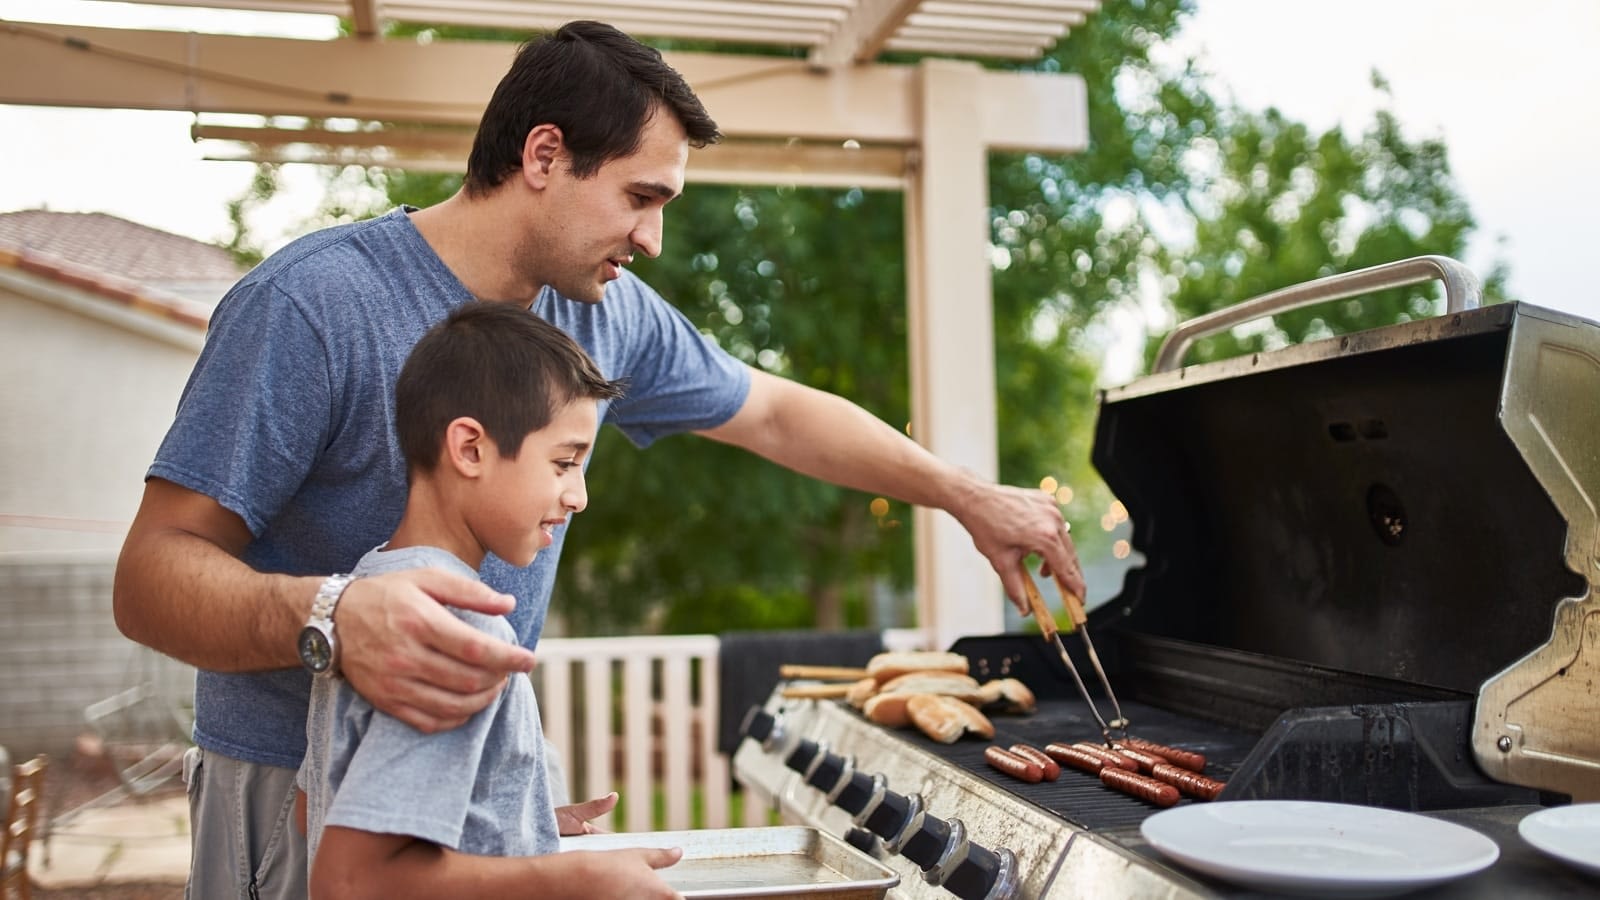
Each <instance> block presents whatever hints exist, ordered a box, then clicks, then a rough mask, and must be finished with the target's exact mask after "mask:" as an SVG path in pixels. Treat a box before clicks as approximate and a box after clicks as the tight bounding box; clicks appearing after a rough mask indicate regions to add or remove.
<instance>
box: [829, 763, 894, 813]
mask: <svg viewBox="0 0 1600 900" xmlns="http://www.w3.org/2000/svg"><path fill="white" fill-rule="evenodd" d="M877 780H882V779H877ZM875 788H876V783H875V780H874V779H873V776H871V775H868V774H867V773H866V772H856V773H855V774H853V775H851V776H850V780H849V781H847V782H845V783H844V785H843V786H842V787H841V788H840V789H839V796H838V797H837V798H835V799H834V801H833V805H834V806H837V807H839V808H840V809H842V810H844V811H845V812H847V813H849V814H850V815H852V816H859V815H861V814H862V813H863V812H865V811H866V809H867V804H868V803H870V802H872V794H873V792H874V790H875Z"/></svg>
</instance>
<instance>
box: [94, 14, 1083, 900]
mask: <svg viewBox="0 0 1600 900" xmlns="http://www.w3.org/2000/svg"><path fill="white" fill-rule="evenodd" d="M718 137H719V134H718V132H717V127H716V124H715V123H714V122H713V121H712V120H711V118H710V117H709V116H708V115H707V114H706V112H705V109H704V108H703V107H702V106H701V104H700V101H699V100H698V98H696V97H695V96H694V94H693V92H692V91H691V90H690V89H689V87H688V85H687V84H686V83H685V82H684V81H683V79H682V77H681V76H679V75H678V73H676V72H675V71H673V70H672V69H671V68H670V67H668V66H667V65H666V64H665V63H664V62H663V61H662V60H661V58H660V55H659V54H657V53H656V52H655V51H653V50H651V49H649V48H646V47H644V46H643V45H641V44H638V43H637V42H635V41H633V40H632V39H631V38H628V37H627V36H626V35H623V34H621V33H620V32H618V31H616V30H615V29H612V28H610V27H609V26H605V25H600V24H598V23H592V22H575V23H571V24H569V25H567V26H565V27H563V28H562V29H560V30H559V31H557V32H555V33H554V34H552V35H549V36H547V37H544V38H541V39H539V40H537V41H534V42H532V43H530V44H528V45H527V46H525V47H524V48H522V50H520V51H519V52H518V54H517V58H516V60H515V62H514V63H513V64H512V67H511V70H510V71H509V72H508V73H507V75H506V76H505V78H504V79H502V81H501V82H500V85H499V86H498V87H497V88H496V90H495V93H494V96H493V97H492V98H491V100H490V102H489V105H488V106H487V108H486V109H485V111H484V116H483V119H482V121H481V123H480V125H479V129H478V135H477V138H476V140H475V142H474V145H473V149H472V153H471V156H470V158H469V160H468V170H467V177H466V182H465V184H464V186H463V188H462V190H461V191H460V192H459V193H458V194H456V195H455V196H454V197H451V198H450V199H449V200H446V201H444V202H443V203H440V204H438V205H436V206H433V207H430V208H428V209H424V210H417V211H411V210H396V211H395V212H393V213H390V214H389V215H386V216H384V217H382V218H379V219H374V220H371V221H368V222H361V223H356V224H353V225H345V226H338V227H335V228H331V229H327V230H325V231H321V232H317V233H315V234H311V235H308V236H306V237H304V238H301V239H300V240H298V241H295V242H294V243H292V244H290V245H289V246H287V247H285V248H284V249H283V250H281V251H279V252H278V253H276V254H274V255H273V256H272V257H271V258H270V259H268V260H267V261H266V262H264V263H262V264H261V265H260V266H258V267H257V268H256V269H255V270H254V271H252V272H251V273H250V274H249V275H247V276H245V278H244V279H243V280H242V281H241V282H240V283H239V284H238V285H237V286H235V288H234V289H233V290H232V291H230V292H229V295H228V296H227V297H226V298H224V300H223V302H222V303H221V304H220V305H219V306H218V308H217V311H216V314H215V315H214V316H213V318H212V324H211V330H210V334H209V336H208V338H207V342H206V347H205V349H204V350H203V351H202V353H201V356H200V359H199V361H198V362H197V363H196V365H195V371H194V374H193V375H192V377H191V379H190V382H189V385H188V386H187V387H186V388H185V390H184V395H183V399H182V400H181V402H180V405H179V409H178V415H177V419H176V421H175V422H174V424H173V427H172V430H171V431H170V432H169V433H168V435H167V438H166V440H165V441H164V442H163V444H162V447H161V449H160V451H159V452H158V453H157V457H156V460H155V462H154V463H153V464H152V466H151V468H150V471H149V474H148V478H147V482H146V487H145V496H144V500H143V502H142V503H141V505H140V509H139V512H138V514H137V516H136V517H135V519H134V522H133V525H132V526H131V528H130V529H129V533H128V538H127V542H126V543H125V545H124V547H123V553H122V557H121V559H120V561H119V564H118V568H117V578H116V588H115V598H114V599H115V609H116V615H117V622H118V625H119V627H121V629H122V630H123V632H124V633H125V634H127V635H128V636H129V637H131V638H133V639H134V640H137V641H139V642H141V643H144V644H147V645H149V646H151V647H154V648H155V649H157V650H160V651H162V652H164V653H167V654H170V655H172V656H175V657H177V658H179V659H182V660H185V661H187V662H189V663H192V664H194V665H195V666H197V667H198V668H199V669H200V670H201V673H200V675H199V678H198V679H197V682H196V692H195V716H196V718H195V740H196V743H197V745H198V747H199V748H200V751H201V755H200V757H199V761H198V766H197V770H196V771H194V772H192V773H190V774H191V775H192V777H191V778H190V779H188V780H189V782H190V795H191V810H192V816H193V822H192V827H193V830H194V847H195V850H194V861H193V864H192V868H191V881H190V886H189V890H190V893H191V895H192V896H197V897H207V898H210V897H217V896H226V895H229V894H237V895H240V896H251V897H258V896H259V897H279V896H281V897H297V896H303V892H304V882H305V856H304V854H305V848H304V843H303V839H302V838H300V837H299V836H298V835H296V834H295V833H294V829H293V828H292V827H285V823H286V822H287V821H288V819H289V818H290V814H289V812H288V811H287V807H288V806H292V802H287V801H286V800H285V798H288V797H292V794H293V789H294V785H293V778H294V770H295V768H296V767H297V766H298V765H299V764H300V760H301V757H302V756H303V754H304V750H305V729H304V723H305V712H306V703H307V699H306V698H307V696H308V694H309V685H310V677H311V676H310V675H309V674H308V673H307V672H306V671H305V670H304V669H298V668H290V667H294V666H297V665H298V664H300V663H304V664H305V665H306V666H307V667H308V668H311V669H314V670H330V669H333V668H335V667H337V669H338V670H339V671H340V672H341V673H342V674H343V676H344V677H345V678H347V679H349V681H350V683H351V685H352V686H353V687H355V689H356V690H357V691H358V692H359V693H360V694H361V695H362V696H363V697H365V698H366V699H367V700H368V701H369V702H370V703H372V705H373V706H375V707H376V708H377V709H379V710H382V711H383V712H386V713H388V714H390V715H392V716H394V717H396V718H398V719H400V720H401V721H403V722H406V723H407V724H410V725H411V726H413V727H415V728H418V729H420V730H422V731H437V730H440V729H447V728H453V727H455V726H457V725H459V724H461V723H462V722H464V721H465V720H466V719H467V718H468V717H469V716H471V715H472V714H473V713H475V712H476V711H478V710H479V709H482V708H483V707H484V706H486V705H487V704H488V703H489V702H490V701H491V700H492V699H493V698H494V697H496V696H498V694H499V692H500V689H501V686H502V685H503V684H504V681H505V679H506V677H507V676H508V675H509V674H510V673H513V672H525V671H528V670H529V669H531V668H532V666H533V654H532V648H533V647H534V646H535V645H536V644H537V642H538V638H539V633H540V631H541V629H542V627H543V624H544V615H545V611H546V608H547V605H548V601H549V592H550V585H551V583H552V580H553V575H554V568H555V563H556V560H557V559H558V558H559V554H560V549H561V541H562V538H564V536H565V529H564V528H562V529H558V531H557V533H556V541H555V543H554V545H553V546H552V547H551V548H549V550H547V551H546V552H544V553H541V554H540V555H539V557H538V558H537V559H536V560H535V562H534V564H533V565H532V566H530V567H527V568H524V569H517V568H513V567H511V566H509V565H506V564H505V563H503V562H501V561H500V560H498V559H495V558H494V557H492V556H491V557H490V558H489V559H488V560H486V561H485V563H484V566H483V568H482V570H481V572H480V574H481V575H482V577H483V583H478V582H475V581H474V580H472V579H467V578H462V577H459V576H457V575H453V574H449V573H445V572H442V571H439V570H433V569H422V570H411V571H405V572H395V573H389V574H384V575H379V576H374V577H371V578H363V579H360V580H358V581H353V582H351V581H349V580H348V579H345V578H343V577H341V576H338V575H334V576H332V577H330V575H329V573H342V572H346V571H348V567H349V566H350V565H352V564H353V563H354V562H355V561H356V560H357V559H359V558H360V557H361V556H362V555H363V554H365V553H366V552H367V551H369V550H371V549H372V548H373V547H374V546H376V545H377V544H378V543H380V542H382V541H383V540H384V539H385V538H386V537H387V536H388V535H389V533H390V532H391V531H393V529H394V527H395V524H396V523H397V522H398V521H399V519H400V515H401V512H402V508H403V505H404V498H405V464H404V460H403V458H402V456H401V454H400V452H399V449H398V448H397V446H396V444H395V441H394V439H393V437H392V435H391V433H390V430H391V429H390V422H391V420H392V410H391V409H390V406H389V404H390V403H391V402H392V401H391V400H390V399H389V398H392V396H393V387H394V380H395V376H396V373H398V371H399V369H400V366H401V363H402V362H403V360H404V359H405V356H406V354H407V352H408V351H409V350H410V348H411V346H412V345H413V344H414V343H415V342H416V341H417V339H418V338H420V337H421V336H422V334H423V333H424V332H425V331H426V330H427V329H428V328H429V327H430V326H432V325H433V324H434V323H435V322H437V321H439V320H441V319H443V318H444V317H445V316H446V315H448V313H449V312H450V310H452V309H454V308H455V307H457V306H459V305H461V304H462V303H465V302H468V301H469V300H471V299H474V298H477V299H482V300H488V301H495V302H504V303H514V304H517V305H519V306H522V307H525V308H529V309H531V310H532V311H533V312H534V313H535V314H537V315H538V316H540V317H541V318H544V319H546V320H548V321H551V322H553V323H555V324H556V325H558V326H559V327H561V328H562V329H563V330H565V331H567V332H568V333H569V334H571V335H572V336H573V337H574V338H575V339H576V340H577V341H578V343H579V344H580V345H581V346H583V348H584V349H585V350H587V351H588V352H589V353H590V355H591V356H593V357H594V359H595V361H596V362H597V363H598V365H599V366H600V368H601V370H602V371H603V372H604V373H605V375H606V377H607V378H612V379H623V380H625V381H626V382H627V385H628V393H627V397H626V398H625V399H623V400H621V401H615V402H611V403H608V404H607V405H606V408H605V409H604V410H602V413H601V421H603V422H610V423H611V424H613V425H616V426H617V427H619V428H621V429H622V430H623V432H624V433H625V434H627V435H628V436H629V438H630V439H632V440H633V441H634V442H635V443H638V444H640V445H645V444H648V443H650V442H651V441H653V440H655V439H657V438H659V437H662V436H664V435H667V434H672V433H676V432H681V431H694V432H697V433H699V434H702V435H705V436H707V437H710V438H712V439H714V440H718V441H722V442H725V443H729V444H734V445H736V446H739V447H743V448H745V449H747V450H750V451H752V452H754V453H758V454H760V455H761V456H763V457H766V458H767V459H770V460H772V461H774V462H776V463H779V464H781V465H784V466H787V467H789V468H791V469H794V470H796V471H799V472H802V473H804V474H808V475H811V476H814V477H818V478H826V479H827V480H829V481H831V482H834V483H836V484H840V485H843V486H846V487H851V488H857V489H861V490H867V491H872V492H874V493H879V494H883V495H886V496H891V497H895V498H898V499H901V500H904V501H906V502H910V503H917V504H921V505H924V506H930V507H937V508H940V509H944V510H946V511H947V512H949V513H950V514H951V515H953V516H955V517H956V519H957V520H958V521H960V522H961V523H962V525H963V526H964V527H965V528H966V529H967V530H968V532H969V533H971V535H972V537H973V541H974V543H975V544H976V546H977V548H978V549H979V550H980V551H981V552H982V553H983V554H984V555H985V556H986V557H987V558H988V559H989V561H990V563H991V564H992V565H993V566H994V567H995V570H996V571H997V572H998V573H999V574H1000V577H1001V580H1002V582H1003V583H1004V584H1005V587H1006V593H1007V594H1008V595H1010V597H1011V598H1012V600H1013V602H1015V603H1017V604H1018V608H1019V609H1025V605H1024V604H1025V601H1024V600H1023V599H1022V598H1023V592H1022V581H1021V579H1022V573H1021V570H1020V568H1019V566H1018V565H1017V563H1018V561H1019V560H1020V559H1022V558H1023V557H1024V556H1025V555H1027V554H1028V553H1030V552H1038V553H1040V554H1041V555H1042V556H1043V558H1044V560H1045V563H1046V564H1047V565H1048V566H1049V567H1050V568H1051V569H1052V570H1054V571H1057V572H1060V573H1062V574H1063V575H1064V576H1065V577H1066V579H1067V582H1068V584H1069V585H1070V586H1072V587H1073V588H1074V589H1075V590H1077V591H1079V592H1081V591H1082V590H1083V582H1082V576H1081V573H1080V572H1079V569H1078V564H1077V559H1076V554H1075V553H1074V551H1073V549H1072V544H1071V541H1070V539H1069V538H1068V537H1067V534H1066V529H1065V526H1064V523H1063V522H1062V519H1061V514H1060V511H1059V510H1058V509H1057V508H1056V506H1055V503H1054V501H1053V500H1052V499H1051V498H1050V497H1049V496H1047V495H1046V494H1044V493H1043V492H1041V491H1035V490H1023V489H1018V488H1011V487H1005V486H999V485H994V484H990V483H987V482H984V481H981V480H979V479H976V478H974V477H972V476H971V475H970V474H968V473H965V472H962V471H960V470H959V469H957V468H955V467H953V466H951V465H949V464H947V463H944V462H942V461H941V460H939V459H937V458H935V457H934V456H932V455H931V454H929V453H928V452H927V451H926V450H924V449H923V448H921V447H920V446H918V445H917V444H915V443H914V442H912V441H911V440H909V439H908V438H906V437H905V436H904V435H902V434H901V433H900V432H898V431H897V430H895V429H893V428H891V427H889V426H888V425H887V424H885V423H883V422H882V421H880V420H878V419H876V418H875V417H873V416H872V415H870V414H868V413H867V412H866V411H865V410H863V409H861V408H860V407H858V406H856V405H855V404H853V403H850V402H848V401H846V400H843V399H841V398H839V397H836V396H833V395H831V394H827V393H824V392H821V391H816V390H813V389H810V388H807V387H804V386H802V385H798V384H795V383H793V382H790V381H787V380H784V379H781V378H778V377H775V376H772V375H769V374H766V373H763V372H760V371H757V370H753V369H751V368H749V367H747V366H745V365H743V364H741V363H739V362H738V361H736V360H734V359H733V358H732V357H730V356H728V355H727V354H726V353H724V352H722V351H721V350H720V349H719V348H717V347H716V346H714V345H712V344H711V343H709V342H708V341H706V340H705V339H704V338H703V337H702V336H701V335H700V334H699V333H698V332H697V331H696V330H695V329H694V327H693V326H692V325H690V323H689V322H688V321H687V320H686V319H685V318H684V317H683V316H682V315H681V314H680V313H678V312H677V310H675V309H674V308H672V307H671V306H670V305H668V304H667V303H666V302H665V301H663V300H662V299H661V298H660V297H659V296H657V295H656V294H655V293H654V292H653V291H651V290H650V289H649V288H648V287H647V286H645V285H644V284H643V283H642V282H640V281H639V280H638V279H636V278H634V277H633V276H632V275H631V274H630V273H627V272H626V270H625V266H626V265H627V264H628V263H629V262H630V261H631V260H632V258H633V255H634V254H635V253H644V254H647V255H649V256H656V255H657V254H659V253H660V252H661V240H662V210H663V208H664V207H665V206H666V204H667V203H668V202H669V201H670V200H671V199H672V198H673V197H675V196H677V195H678V194H679V193H680V192H681V191H682V189H683V178H684V167H685V164H686V161H687V158H688V151H689V147H691V146H695V147H699V146H704V145H706V144H708V143H711V142H714V141H715V140H717V139H718ZM602 301H603V302H602ZM490 586H492V587H490ZM500 592H504V593H500ZM507 595H514V596H515V597H517V598H520V601H521V602H519V603H515V608H513V601H512V599H511V597H510V596H507ZM441 603H447V604H449V605H451V606H455V607H458V608H461V609H466V610H472V611H477V612H482V613H486V614H490V615H501V614H508V616H509V618H510V621H511V623H512V626H513V628H514V630H515V631H516V634H517V636H518V639H519V641H520V642H521V645H522V646H514V645H511V644H509V643H503V642H498V641H493V640H491V639H489V638H487V637H485V636H484V635H482V634H481V633H479V632H477V631H475V630H474V629H472V628H469V627H467V626H466V625H464V624H463V623H461V622H460V621H459V620H457V619H456V617H455V616H453V615H451V614H450V613H449V612H448V611H446V610H444V609H443V608H442V607H441V606H440V604H441ZM335 608H336V609H337V633H336V638H337V641H336V642H333V641H329V640H328V639H327V636H328V635H329V634H331V633H332V626H331V623H332V622H333V621H334V610H335ZM302 634H304V635H305V640H304V641H303V643H304V645H305V646H304V651H303V652H301V653H297V652H296V646H297V645H296V638H297V636H300V635H302ZM335 651H337V655H336V654H335ZM286 802H287V805H286Z"/></svg>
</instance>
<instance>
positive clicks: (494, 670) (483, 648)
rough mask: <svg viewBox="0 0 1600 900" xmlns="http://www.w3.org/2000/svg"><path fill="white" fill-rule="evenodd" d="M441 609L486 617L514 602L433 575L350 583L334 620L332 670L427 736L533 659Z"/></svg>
mask: <svg viewBox="0 0 1600 900" xmlns="http://www.w3.org/2000/svg"><path fill="white" fill-rule="evenodd" d="M443 605H449V606H455V607H458V608H460V609H470V610H475V611H477V612H481V613H486V614H488V615H503V614H505V613H507V612H510V611H511V608H512V607H513V606H515V605H516V600H515V599H514V598H512V597H509V596H506V595H505V594H501V593H498V592H496V591H495V590H494V589H492V588H490V587H489V586H488V585H486V584H483V583H482V582H479V581H478V580H476V579H473V578H467V577H465V576H462V575H457V574H454V573H451V572H445V571H443V570H440V569H410V570H406V571H402V572H390V573H387V574H384V575H374V576H372V577H369V578H358V579H356V580H355V581H353V582H351V583H350V586H349V587H348V588H346V589H345V593H344V596H343V597H342V598H340V600H339V609H338V611H337V612H336V613H335V614H334V623H335V624H334V628H335V632H334V633H335V634H336V635H337V637H338V639H339V644H340V650H339V652H340V664H339V668H340V671H342V672H343V674H344V677H345V678H348V679H349V680H350V684H351V685H352V686H354V687H355V689H356V691H357V692H359V693H360V694H361V696H363V697H365V698H366V699H367V702H369V703H371V704H372V705H373V706H375V707H377V708H378V709H380V710H382V711H383V712H385V713H388V714H389V715H391V716H394V717H395V718H397V719H399V720H400V721H402V722H405V723H406V724H408V725H410V726H411V727H413V728H416V729H417V730H418V731H422V732H425V733H429V734H431V733H433V732H436V731H444V730H447V729H450V728H455V727H456V726H458V725H460V724H461V723H463V722H465V721H466V720H467V719H469V718H471V717H472V714H473V713H476V712H477V711H479V710H481V709H483V708H484V707H485V706H488V705H489V703H490V702H491V701H493V700H494V698H495V697H496V696H498V695H499V693H500V691H501V689H502V688H503V687H504V686H505V683H506V676H507V675H509V674H510V673H512V672H528V671H532V669H533V654H532V653H531V652H530V651H528V650H526V649H524V648H522V647H518V646H516V645H514V644H508V643H505V642H504V641H497V640H494V639H493V638H490V637H488V636H487V635H485V634H483V633H482V632H480V631H478V630H477V629H475V628H473V627H472V626H470V625H468V624H466V623H465V622H462V621H461V620H460V619H457V618H456V617H455V616H453V615H451V614H450V613H449V612H447V611H446V610H444V609H443V608H442V606H443Z"/></svg>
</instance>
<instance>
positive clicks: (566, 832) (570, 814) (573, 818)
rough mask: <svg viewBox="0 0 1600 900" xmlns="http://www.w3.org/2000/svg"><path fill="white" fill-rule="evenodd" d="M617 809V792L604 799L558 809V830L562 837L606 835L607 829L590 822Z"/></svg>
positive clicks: (599, 798) (600, 798) (598, 798)
mask: <svg viewBox="0 0 1600 900" xmlns="http://www.w3.org/2000/svg"><path fill="white" fill-rule="evenodd" d="M616 808H617V792H616V791H612V792H611V793H609V794H607V795H605V796H604V797H597V798H595V799H594V800H586V801H584V802H582V803H574V804H571V805H570V806H558V807H556V830H557V831H558V832H560V834H561V836H562V837H570V836H572V835H575V834H604V833H605V829H603V828H600V827H598V826H596V825H594V824H592V823H591V822H590V820H591V819H598V818H600V817H601V816H603V815H605V814H606V813H608V812H611V811H612V810H613V809H616Z"/></svg>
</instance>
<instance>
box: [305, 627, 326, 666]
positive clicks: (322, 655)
mask: <svg viewBox="0 0 1600 900" xmlns="http://www.w3.org/2000/svg"><path fill="white" fill-rule="evenodd" d="M300 661H301V662H303V663H305V666H306V668H308V669H310V670H311V671H313V672H326V671H328V667H329V666H332V665H333V647H332V646H331V645H330V644H329V643H328V636H327V635H326V634H323V633H322V630H321V629H318V628H310V627H307V628H303V629H301V631H300Z"/></svg>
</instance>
